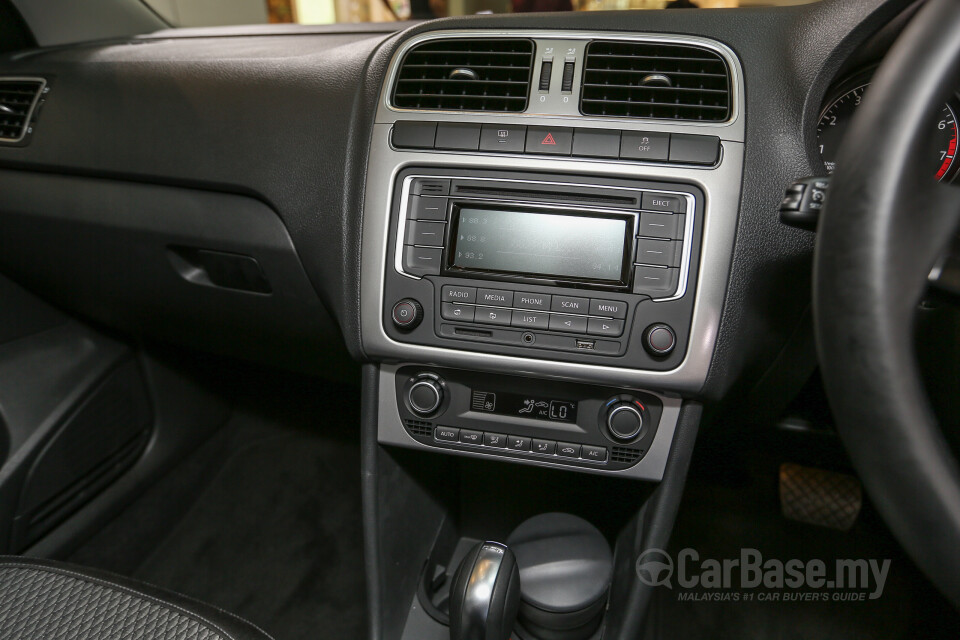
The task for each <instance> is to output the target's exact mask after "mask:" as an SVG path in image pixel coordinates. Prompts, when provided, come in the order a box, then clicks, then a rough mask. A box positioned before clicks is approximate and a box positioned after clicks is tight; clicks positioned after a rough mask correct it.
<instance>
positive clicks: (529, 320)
mask: <svg viewBox="0 0 960 640" xmlns="http://www.w3.org/2000/svg"><path fill="white" fill-rule="evenodd" d="M549 318H550V315H549V314H547V313H540V312H538V311H514V312H513V322H511V323H510V326H513V327H526V328H529V329H546V328H547V322H548V319H549Z"/></svg>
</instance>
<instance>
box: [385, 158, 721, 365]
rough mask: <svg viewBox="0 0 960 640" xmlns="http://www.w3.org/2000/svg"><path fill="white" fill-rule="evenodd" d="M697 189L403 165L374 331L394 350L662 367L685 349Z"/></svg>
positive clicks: (695, 253)
mask: <svg viewBox="0 0 960 640" xmlns="http://www.w3.org/2000/svg"><path fill="white" fill-rule="evenodd" d="M702 210H703V199H702V195H701V192H700V190H699V189H698V188H696V187H695V186H693V185H685V184H669V183H656V182H647V181H638V180H617V179H610V178H605V179H600V178H584V177H577V176H562V177H560V176H555V175H549V174H534V173H506V172H494V171H491V172H489V173H487V174H485V175H483V176H477V175H462V174H460V175H458V174H457V173H455V172H454V171H453V170H442V169H422V170H418V169H414V168H411V169H406V170H404V171H402V172H400V174H399V175H398V176H397V182H396V184H395V200H394V204H393V206H392V210H391V222H390V242H389V255H388V264H389V265H390V266H389V267H388V268H387V273H386V274H385V281H384V298H383V326H384V330H385V332H386V333H387V335H388V336H390V337H391V338H392V339H394V340H397V341H399V342H407V343H412V344H420V345H424V346H446V347H452V348H458V349H469V350H477V351H494V352H498V353H508V354H509V353H516V354H530V353H531V351H535V352H536V355H537V356H538V357H555V358H560V359H564V360H570V361H575V362H596V361H598V360H609V358H620V361H619V363H618V364H620V365H621V366H628V367H629V366H635V367H637V368H645V369H654V370H657V369H659V370H667V369H669V368H671V367H675V366H677V364H679V362H681V361H682V358H683V355H684V353H685V350H686V342H687V336H688V334H689V326H690V319H691V315H692V308H693V303H692V300H693V295H690V293H691V291H692V289H693V287H694V286H695V283H696V265H697V262H698V260H699V253H700V252H699V244H700V237H701V234H702V232H701V228H700V227H701V224H700V216H702Z"/></svg>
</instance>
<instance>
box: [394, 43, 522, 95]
mask: <svg viewBox="0 0 960 640" xmlns="http://www.w3.org/2000/svg"><path fill="white" fill-rule="evenodd" d="M532 68H533V41H532V40H525V39H497V40H474V39H460V38H458V39H451V40H430V41H428V42H425V43H423V44H421V45H417V46H415V47H414V48H412V49H411V50H410V51H409V52H407V54H406V56H404V58H403V62H402V63H401V64H400V70H399V72H398V73H397V81H396V84H394V87H393V106H395V107H398V108H401V109H425V110H444V111H523V110H524V109H526V108H527V95H528V94H529V90H530V75H531V70H532Z"/></svg>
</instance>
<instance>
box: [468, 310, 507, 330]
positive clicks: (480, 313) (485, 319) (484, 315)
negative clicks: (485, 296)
mask: <svg viewBox="0 0 960 640" xmlns="http://www.w3.org/2000/svg"><path fill="white" fill-rule="evenodd" d="M511 313H512V311H510V309H494V308H493V307H477V311H476V315H475V316H474V318H473V320H474V322H479V323H481V324H498V325H502V326H504V327H507V326H510V314H511Z"/></svg>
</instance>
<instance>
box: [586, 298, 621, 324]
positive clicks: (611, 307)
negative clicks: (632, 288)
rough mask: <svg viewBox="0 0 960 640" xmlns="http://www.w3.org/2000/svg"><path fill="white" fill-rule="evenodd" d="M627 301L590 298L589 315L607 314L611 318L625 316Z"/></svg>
mask: <svg viewBox="0 0 960 640" xmlns="http://www.w3.org/2000/svg"><path fill="white" fill-rule="evenodd" d="M627 306H628V305H627V303H626V302H624V301H622V300H590V315H592V316H609V317H611V318H620V319H621V320H622V319H623V318H626V317H627Z"/></svg>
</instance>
